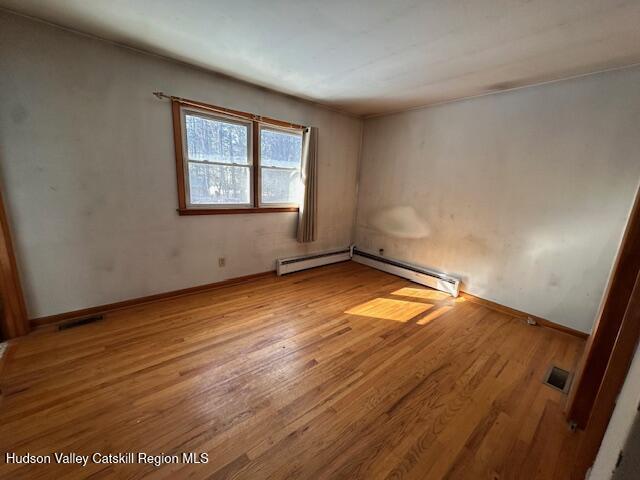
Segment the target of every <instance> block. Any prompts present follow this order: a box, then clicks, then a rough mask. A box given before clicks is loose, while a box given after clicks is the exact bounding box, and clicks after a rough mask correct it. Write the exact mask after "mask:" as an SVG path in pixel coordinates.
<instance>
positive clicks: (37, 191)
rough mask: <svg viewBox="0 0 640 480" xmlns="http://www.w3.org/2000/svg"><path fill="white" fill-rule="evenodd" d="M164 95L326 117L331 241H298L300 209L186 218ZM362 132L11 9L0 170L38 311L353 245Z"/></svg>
mask: <svg viewBox="0 0 640 480" xmlns="http://www.w3.org/2000/svg"><path fill="white" fill-rule="evenodd" d="M156 90H161V91H164V92H166V93H169V94H173V95H178V96H182V97H186V98H192V99H196V100H200V101H203V102H209V103H213V104H216V105H221V106H225V107H230V108H235V109H239V110H244V111H250V112H254V113H257V114H261V115H267V116H271V117H274V118H279V119H283V120H287V121H291V122H295V123H300V124H305V125H314V126H317V127H318V128H319V169H318V170H319V214H318V224H319V227H318V232H319V239H318V241H317V242H315V243H313V244H309V245H301V244H298V243H297V242H296V240H295V229H296V221H297V214H295V213H274V214H259V215H221V216H195V217H180V216H178V214H177V213H176V207H177V192H176V179H175V178H176V177H175V175H176V173H175V160H174V153H173V137H172V124H171V109H170V106H169V103H167V102H166V101H160V100H157V99H156V98H155V97H154V96H153V95H152V92H153V91H156ZM361 128H362V122H361V121H360V120H359V119H356V118H353V117H349V116H345V115H342V114H338V113H335V112H333V111H330V110H328V109H326V108H322V107H319V106H317V105H314V104H311V103H307V102H304V101H299V100H296V99H293V98H290V97H286V96H283V95H279V94H276V93H273V92H270V91H266V90H263V89H260V88H256V87H252V86H249V85H247V84H244V83H241V82H237V81H233V80H230V79H228V78H224V77H220V76H216V75H213V74H210V73H207V72H205V71H202V70H199V69H195V68H191V67H188V66H185V65H182V64H178V63H173V62H170V61H167V60H165V59H162V58H159V57H155V56H150V55H145V54H141V53H138V52H135V51H132V50H130V49H126V48H122V47H118V46H115V45H112V44H109V43H107V42H102V41H99V40H96V39H93V38H88V37H86V36H81V35H77V34H74V33H71V32H68V31H65V30H62V29H59V28H55V27H52V26H49V25H45V24H43V23H39V22H35V21H32V20H28V19H25V18H23V17H18V16H15V15H12V14H9V13H6V12H0V171H1V174H2V188H3V192H4V197H5V202H6V204H7V209H8V213H9V216H10V219H11V224H12V229H13V234H14V237H15V243H16V251H17V256H18V263H19V268H20V273H21V275H22V281H23V284H24V289H25V292H26V300H27V305H28V310H29V315H30V316H31V317H40V316H45V315H52V314H56V313H60V312H66V311H71V310H75V309H80V308H85V307H90V306H95V305H101V304H106V303H111V302H116V301H120V300H125V299H129V298H135V297H140V296H144V295H150V294H154V293H160V292H165V291H171V290H175V289H180V288H186V287H192V286H194V285H201V284H206V283H210V282H216V281H219V280H223V279H225V278H230V277H237V276H241V275H247V274H251V273H256V272H263V271H267V270H271V269H273V268H274V267H275V264H274V262H275V259H276V258H277V257H282V256H289V255H300V254H303V253H305V252H308V251H317V250H325V249H329V248H334V247H344V246H346V245H348V244H349V243H350V241H351V234H352V226H353V219H354V215H355V197H356V173H357V163H358V155H359V148H360V140H361ZM221 256H224V257H226V267H224V268H219V267H218V257H221Z"/></svg>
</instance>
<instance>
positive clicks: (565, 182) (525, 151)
mask: <svg viewBox="0 0 640 480" xmlns="http://www.w3.org/2000/svg"><path fill="white" fill-rule="evenodd" d="M638 125H640V69H638V68H632V69H625V70H620V71H616V72H608V73H603V74H598V75H591V76H589V77H583V78H580V79H573V80H567V81H562V82H557V83H553V84H547V85H543V86H538V87H530V88H524V89H520V90H516V91H511V92H506V93H501V94H496V95H490V96H485V97H479V98H474V99H468V100H464V101H459V102H453V103H449V104H443V105H439V106H433V107H430V108H424V109H419V110H413V111H408V112H404V113H401V114H396V115H387V116H382V117H377V118H371V119H368V120H366V121H365V126H364V140H363V154H362V164H361V175H360V183H359V198H358V215H357V225H356V234H355V236H356V244H357V245H358V246H359V247H361V248H364V249H368V250H371V251H374V252H377V251H378V249H379V248H384V250H385V255H387V256H390V257H395V258H398V259H402V260H407V261H411V262H415V263H418V264H421V265H425V266H428V267H431V268H435V269H438V270H441V271H443V272H446V273H449V274H452V275H456V276H458V277H460V278H461V279H462V281H463V290H465V291H467V292H469V293H471V294H473V295H478V296H480V297H482V298H485V299H488V300H492V301H495V302H498V303H501V304H503V305H507V306H510V307H513V308H516V309H519V310H523V311H525V312H529V313H531V314H534V315H538V316H540V317H543V318H546V319H548V320H551V321H554V322H557V323H559V324H561V325H565V326H567V327H570V328H574V329H576V330H580V331H583V332H589V331H590V330H591V328H592V325H593V321H594V317H595V315H596V312H597V309H598V305H599V302H600V300H601V298H602V294H603V290H604V287H605V283H606V281H607V278H608V275H609V273H610V270H611V267H612V263H613V260H614V256H615V253H616V251H617V248H618V246H619V243H620V240H621V236H622V233H623V229H624V226H625V223H626V220H627V217H628V215H629V211H630V209H631V204H632V201H633V198H634V194H635V192H636V189H637V188H638V184H639V182H640V156H639V153H638V152H640V134H639V130H638Z"/></svg>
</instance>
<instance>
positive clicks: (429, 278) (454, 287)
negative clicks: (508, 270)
mask: <svg viewBox="0 0 640 480" xmlns="http://www.w3.org/2000/svg"><path fill="white" fill-rule="evenodd" d="M352 260H353V261H355V262H358V263H362V264H363V265H368V266H370V267H373V268H376V269H378V270H382V271H383V272H387V273H391V274H393V275H397V276H398V277H402V278H406V279H407V280H411V281H412V282H415V283H419V284H420V285H425V286H427V287H431V288H434V289H436V290H440V291H442V292H446V293H448V294H450V295H452V296H454V297H457V296H458V293H459V291H460V280H459V279H457V278H454V277H451V276H449V275H446V274H444V273H440V272H436V271H434V270H430V269H428V268H424V267H421V266H418V265H412V264H410V263H406V262H401V261H399V260H393V259H391V258H386V257H381V256H379V255H374V254H372V253H368V252H363V251H362V250H358V249H357V248H353V249H352Z"/></svg>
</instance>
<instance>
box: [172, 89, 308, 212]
mask: <svg viewBox="0 0 640 480" xmlns="http://www.w3.org/2000/svg"><path fill="white" fill-rule="evenodd" d="M226 112H230V114H226ZM173 114H174V140H175V143H176V168H177V173H178V197H179V198H178V200H179V209H178V211H179V212H180V214H186V215H194V214H216V213H260V212H273V211H297V210H298V204H299V202H300V200H301V198H302V194H303V188H302V183H301V175H300V168H301V160H302V128H303V127H301V126H297V125H295V126H294V125H291V124H286V123H285V122H279V121H272V122H274V123H275V124H271V123H267V122H264V121H263V119H262V118H259V117H255V116H253V115H251V114H245V113H243V112H234V111H231V110H226V109H222V108H219V107H211V109H208V108H198V107H197V106H194V105H191V104H189V105H185V104H184V103H183V102H179V101H177V100H173ZM239 114H241V115H239ZM243 117H244V118H243ZM245 118H246V119H245ZM258 118H259V120H257V119H258Z"/></svg>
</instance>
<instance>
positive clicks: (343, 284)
mask: <svg viewBox="0 0 640 480" xmlns="http://www.w3.org/2000/svg"><path fill="white" fill-rule="evenodd" d="M583 345H584V342H583V341H582V340H580V339H578V338H575V337H572V336H570V335H567V334H564V333H560V332H557V331H554V330H551V329H547V328H541V327H530V326H527V325H525V323H524V322H522V321H521V320H518V319H514V318H512V317H510V316H508V315H505V314H504V313H500V312H497V311H494V310H490V309H488V308H486V307H484V306H481V305H478V304H475V303H472V302H469V301H464V300H463V299H458V300H457V301H456V300H454V299H452V298H450V297H447V296H445V295H443V294H440V293H439V292H435V291H433V290H429V289H426V288H423V287H420V286H417V285H415V284H412V283H410V282H408V281H405V280H402V279H400V278H397V277H394V276H391V275H387V274H385V273H382V272H379V271H376V270H373V269H370V268H368V267H365V266H362V265H359V264H356V263H353V262H347V263H342V264H337V265H332V266H328V267H323V268H319V269H315V270H310V271H307V272H302V273H298V274H293V275H290V276H286V277H282V278H276V277H275V276H274V277H272V278H263V279H260V280H255V281H252V282H248V283H244V284H241V285H234V286H230V287H225V288H220V289H217V290H212V291H209V292H204V293H199V294H194V295H190V296H186V297H182V298H177V299H172V300H166V301H162V302H157V303H154V304H149V305H145V306H141V307H137V308H132V309H129V310H123V311H120V312H117V313H114V314H111V315H109V316H108V317H107V318H105V319H104V320H102V321H99V322H97V323H94V324H90V325H85V326H81V327H78V328H74V329H71V330H65V331H60V332H45V333H42V332H40V333H35V334H31V335H29V336H27V337H23V338H21V339H19V340H18V341H16V342H14V343H13V344H12V345H11V346H10V348H9V352H8V357H7V358H5V361H4V365H3V366H2V367H1V368H2V371H1V372H0V388H1V392H2V398H1V399H0V402H1V404H0V451H1V452H2V453H3V458H2V460H1V461H0V477H2V478H43V479H44V478H63V477H64V478H66V477H69V478H76V477H77V478H86V477H89V476H90V477H91V478H103V477H117V478H124V477H126V478H141V477H147V476H148V477H153V478H185V477H189V478H216V479H217V478H220V479H223V478H229V479H252V480H253V479H266V478H272V479H281V478H300V479H338V478H344V479H355V478H362V479H378V478H380V479H383V478H397V479H400V478H412V479H438V478H458V479H481V478H493V479H498V478H500V479H502V478H513V479H527V478H539V479H547V478H558V479H563V478H567V477H568V473H567V472H568V469H570V468H571V466H572V465H571V463H572V462H571V460H572V455H573V453H574V449H575V447H576V444H577V437H576V435H575V434H572V433H571V432H569V430H568V428H567V426H566V424H565V423H564V420H563V417H562V408H563V404H564V402H565V395H563V394H562V393H560V392H558V391H556V390H553V389H551V388H549V387H547V386H545V385H543V384H542V379H543V376H544V373H545V371H546V369H547V368H548V366H549V365H550V364H551V363H552V362H553V363H555V364H557V365H558V366H561V367H563V368H566V369H569V370H574V368H575V365H576V361H577V359H578V356H579V354H580V353H581V351H582V349H583ZM6 451H13V452H16V453H20V454H24V453H26V452H29V453H31V454H48V453H52V452H54V451H57V452H77V453H80V454H91V453H93V452H102V453H108V452H112V453H115V452H137V451H144V452H148V453H152V454H160V453H167V454H174V453H178V452H190V451H194V452H207V453H208V454H209V463H207V464H201V465H185V464H177V465H165V466H162V467H160V468H156V467H154V466H152V465H144V464H134V465H97V464H91V463H89V464H88V465H87V466H86V467H84V468H83V467H78V466H75V465H54V466H33V465H31V466H24V465H7V464H5V463H4V452H6Z"/></svg>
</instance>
